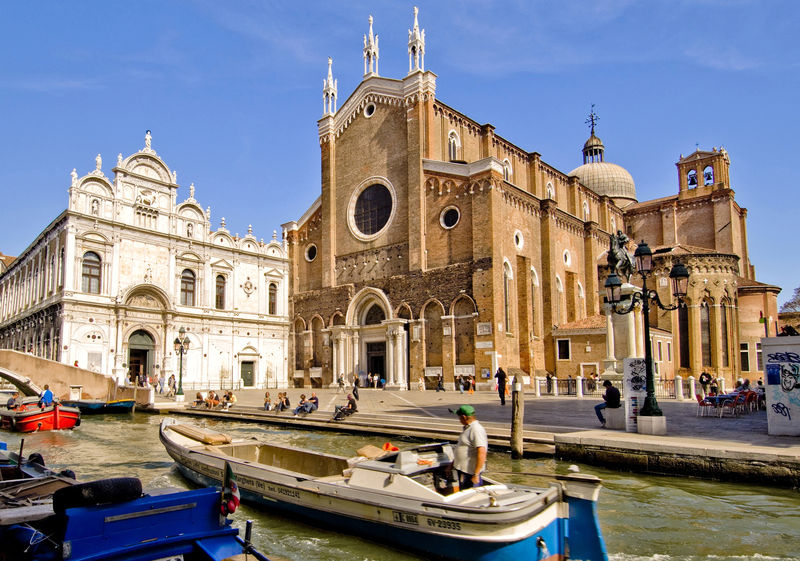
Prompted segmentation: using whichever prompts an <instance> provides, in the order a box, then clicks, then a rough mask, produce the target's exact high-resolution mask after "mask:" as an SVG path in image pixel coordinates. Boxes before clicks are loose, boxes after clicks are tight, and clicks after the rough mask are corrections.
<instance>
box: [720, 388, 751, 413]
mask: <svg viewBox="0 0 800 561" xmlns="http://www.w3.org/2000/svg"><path fill="white" fill-rule="evenodd" d="M746 397H747V396H746V395H745V394H744V393H740V394H739V395H737V396H735V397H732V398H730V399H726V400H725V401H723V402H722V406H721V407H720V408H719V416H720V417H722V416H723V415H725V412H726V411H729V412H730V414H731V417H736V416H738V415H739V412H741V410H742V408H743V407H744V401H745V399H746Z"/></svg>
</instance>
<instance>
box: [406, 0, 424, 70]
mask: <svg viewBox="0 0 800 561" xmlns="http://www.w3.org/2000/svg"><path fill="white" fill-rule="evenodd" d="M418 13H419V8H417V7H416V6H414V27H413V29H409V30H408V73H409V74H411V73H412V72H415V71H417V70H422V71H424V70H425V30H424V29H423V30H422V31H420V29H419V21H418V19H417V14H418Z"/></svg>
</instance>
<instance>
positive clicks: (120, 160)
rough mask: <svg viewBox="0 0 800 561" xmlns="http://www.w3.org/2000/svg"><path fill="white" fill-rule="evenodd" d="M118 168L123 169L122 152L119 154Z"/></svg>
mask: <svg viewBox="0 0 800 561" xmlns="http://www.w3.org/2000/svg"><path fill="white" fill-rule="evenodd" d="M117 167H118V168H121V167H122V152H120V153H119V154H117Z"/></svg>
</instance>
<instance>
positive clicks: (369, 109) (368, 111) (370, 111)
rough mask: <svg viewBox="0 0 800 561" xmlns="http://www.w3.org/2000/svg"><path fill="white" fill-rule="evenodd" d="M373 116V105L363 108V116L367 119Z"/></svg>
mask: <svg viewBox="0 0 800 561" xmlns="http://www.w3.org/2000/svg"><path fill="white" fill-rule="evenodd" d="M374 114H375V104H374V103H370V104H368V105H367V106H366V107H365V108H364V116H365V117H366V118H367V119H369V118H370V117H372V115H374Z"/></svg>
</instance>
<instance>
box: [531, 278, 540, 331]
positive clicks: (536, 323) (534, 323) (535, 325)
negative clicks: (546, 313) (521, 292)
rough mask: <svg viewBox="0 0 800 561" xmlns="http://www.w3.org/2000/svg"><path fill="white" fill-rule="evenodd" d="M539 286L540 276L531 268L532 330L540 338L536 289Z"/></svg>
mask: <svg viewBox="0 0 800 561" xmlns="http://www.w3.org/2000/svg"><path fill="white" fill-rule="evenodd" d="M538 286H539V276H538V275H537V274H536V269H534V268H532V267H531V328H532V333H533V336H534V337H538V336H539V321H538V320H537V318H536V309H537V308H536V298H537V290H536V289H537V287H538Z"/></svg>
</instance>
